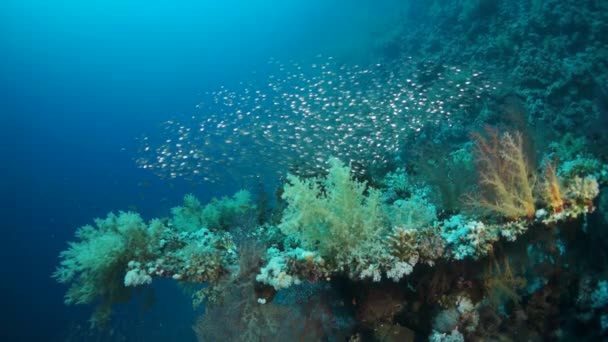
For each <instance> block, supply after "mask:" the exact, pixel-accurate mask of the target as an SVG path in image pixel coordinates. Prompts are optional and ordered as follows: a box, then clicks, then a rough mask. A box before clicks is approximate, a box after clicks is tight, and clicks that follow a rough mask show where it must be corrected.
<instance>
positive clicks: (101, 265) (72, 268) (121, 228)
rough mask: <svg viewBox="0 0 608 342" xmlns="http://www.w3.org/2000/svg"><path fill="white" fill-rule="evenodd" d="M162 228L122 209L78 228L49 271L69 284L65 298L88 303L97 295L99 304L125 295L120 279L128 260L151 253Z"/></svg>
mask: <svg viewBox="0 0 608 342" xmlns="http://www.w3.org/2000/svg"><path fill="white" fill-rule="evenodd" d="M164 228H165V227H164V225H163V224H162V223H161V222H160V221H157V220H154V221H152V222H151V223H150V224H149V225H148V224H146V223H145V222H144V221H143V219H142V218H141V217H140V216H139V214H137V213H133V212H122V211H121V212H119V213H118V215H115V214H113V213H109V214H108V216H107V217H106V218H105V219H96V220H95V226H91V225H86V226H83V227H81V228H79V229H78V230H77V232H76V237H77V238H78V239H79V241H77V242H71V243H70V247H69V248H68V249H67V250H65V251H63V252H61V254H60V258H61V263H60V266H59V267H58V268H57V270H56V271H55V273H53V277H54V278H55V279H57V281H58V282H60V283H69V284H70V288H69V289H68V291H67V293H66V295H65V302H66V303H67V304H89V303H92V302H93V301H95V300H96V299H98V298H101V299H102V307H103V306H107V305H111V304H112V303H114V302H117V301H119V300H122V299H124V298H128V297H129V296H130V291H129V289H127V288H126V287H125V286H124V284H123V279H124V272H125V271H126V270H127V266H128V263H129V261H131V260H134V259H146V258H149V257H151V256H152V255H154V253H155V252H156V246H158V244H159V241H160V240H159V239H160V234H161V233H162V230H164ZM100 308H101V307H100ZM104 316H107V315H104ZM99 323H103V322H99Z"/></svg>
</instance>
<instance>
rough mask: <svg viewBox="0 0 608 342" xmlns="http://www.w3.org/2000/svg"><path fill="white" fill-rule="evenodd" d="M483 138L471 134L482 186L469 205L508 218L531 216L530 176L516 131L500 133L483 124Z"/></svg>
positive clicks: (521, 140) (531, 180)
mask: <svg viewBox="0 0 608 342" xmlns="http://www.w3.org/2000/svg"><path fill="white" fill-rule="evenodd" d="M485 131H486V135H487V138H486V137H485V136H483V135H481V134H477V133H474V134H473V138H474V139H475V141H476V144H475V149H474V151H475V157H476V164H477V169H478V174H479V181H480V184H481V187H482V193H481V196H480V197H477V198H471V199H470V202H471V204H473V205H475V206H478V207H480V208H483V209H486V210H488V211H490V212H493V213H496V214H499V215H500V216H503V217H506V218H508V219H512V220H516V219H520V218H522V217H527V218H529V219H530V218H533V217H534V213H535V206H534V197H533V195H532V189H533V187H534V177H533V176H532V174H531V172H530V166H529V164H528V160H527V158H526V156H525V154H524V143H523V139H522V135H521V133H519V132H516V133H514V134H511V133H508V132H507V133H504V134H503V135H502V136H499V134H498V131H497V130H495V129H493V128H490V127H486V130H485Z"/></svg>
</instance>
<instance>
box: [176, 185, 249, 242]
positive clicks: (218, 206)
mask: <svg viewBox="0 0 608 342" xmlns="http://www.w3.org/2000/svg"><path fill="white" fill-rule="evenodd" d="M254 209H255V205H253V203H252V201H251V194H250V193H249V191H247V190H241V191H238V192H237V193H236V194H234V195H233V196H232V197H227V196H225V197H222V198H221V199H215V198H214V199H212V200H211V202H209V203H208V204H207V205H205V206H203V205H201V202H200V201H199V200H198V199H197V198H196V197H194V195H192V194H188V195H186V196H184V204H183V205H182V206H179V207H175V208H172V209H171V213H172V214H173V217H172V219H171V221H170V224H171V225H172V226H173V227H175V228H176V229H177V230H179V231H186V232H193V231H197V230H199V229H201V228H207V229H211V230H217V229H228V227H229V226H230V223H231V222H229V221H230V220H231V219H233V218H234V217H235V216H237V215H239V214H244V213H246V212H247V211H250V210H254Z"/></svg>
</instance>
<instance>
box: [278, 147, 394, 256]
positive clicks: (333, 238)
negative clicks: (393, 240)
mask: <svg viewBox="0 0 608 342" xmlns="http://www.w3.org/2000/svg"><path fill="white" fill-rule="evenodd" d="M329 163H330V168H329V173H328V175H327V177H326V178H311V179H301V178H298V177H296V176H293V175H289V176H288V182H289V183H288V184H286V185H285V187H284V192H283V196H282V197H283V199H284V200H285V201H287V204H288V206H287V208H286V209H285V211H284V213H283V218H282V220H281V223H280V224H279V228H280V229H281V231H282V232H283V233H284V234H285V235H288V236H291V237H294V238H295V239H297V240H298V241H299V243H301V245H302V247H304V248H305V249H308V250H312V251H317V252H318V253H319V255H320V256H321V257H323V258H327V259H329V260H337V259H346V258H347V257H348V256H349V255H350V254H351V253H353V251H354V250H356V249H357V248H360V247H361V246H362V245H364V244H365V243H366V242H373V241H376V240H378V239H379V238H380V237H381V236H382V235H383V234H384V229H385V217H384V214H383V212H382V208H381V203H380V192H379V191H378V190H376V189H373V188H369V187H367V185H366V183H364V182H358V181H357V180H355V179H354V178H353V177H352V175H351V170H350V168H349V167H348V166H345V165H344V164H342V162H340V161H339V160H338V159H330V161H329Z"/></svg>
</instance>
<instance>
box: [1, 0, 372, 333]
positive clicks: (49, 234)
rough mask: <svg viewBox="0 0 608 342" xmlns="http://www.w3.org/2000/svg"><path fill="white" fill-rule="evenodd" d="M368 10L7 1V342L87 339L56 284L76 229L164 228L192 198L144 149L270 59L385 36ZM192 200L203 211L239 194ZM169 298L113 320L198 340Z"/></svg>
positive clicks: (185, 307)
mask: <svg viewBox="0 0 608 342" xmlns="http://www.w3.org/2000/svg"><path fill="white" fill-rule="evenodd" d="M370 4H371V1H370V2H366V1H326V0H307V1H291V2H289V1H272V0H265V1H245V0H236V1H195V0H187V1H154V0H153V1H128V2H125V1H78V0H62V1H44V0H40V1H34V0H5V1H2V2H1V3H0V51H1V52H0V94H1V95H0V116H1V120H2V121H1V127H2V133H1V136H2V138H1V139H2V142H3V144H2V150H3V159H4V160H3V167H2V170H1V171H0V174H1V177H0V179H1V180H0V182H1V184H2V194H3V196H2V198H3V200H2V201H3V202H2V208H3V210H2V212H3V217H4V223H3V224H2V231H3V238H2V240H3V243H2V245H3V247H2V249H1V254H0V256H1V257H2V260H3V261H4V262H3V263H2V264H3V268H4V271H3V276H2V281H1V286H2V291H1V292H2V302H3V306H4V309H3V310H4V312H3V314H2V316H3V317H4V318H3V323H2V325H3V328H2V329H1V331H0V335H1V336H3V338H2V340H4V341H7V340H39V339H40V338H42V337H44V340H62V339H64V338H66V336H65V334H66V331H68V328H69V327H71V326H74V325H77V324H84V325H85V326H86V317H88V314H89V312H88V309H87V308H80V307H68V306H65V305H64V304H63V302H62V298H63V293H64V291H65V288H64V287H63V286H61V285H58V284H56V283H55V282H54V281H53V280H52V279H51V278H50V274H51V273H52V271H53V269H54V267H55V265H56V263H57V255H58V253H59V251H61V250H63V249H64V248H65V247H66V241H68V240H70V239H71V238H72V236H73V232H74V230H75V228H76V227H78V226H81V225H83V224H85V223H88V222H90V220H91V218H93V217H99V216H102V215H105V213H107V212H108V211H110V210H118V209H124V208H134V209H136V210H138V211H139V212H141V213H142V214H143V215H144V216H145V217H153V216H160V215H162V214H163V213H166V212H167V210H168V209H169V208H170V207H171V206H173V205H174V204H175V203H178V202H179V200H180V198H181V197H182V196H183V194H184V193H186V192H189V191H192V189H191V188H190V185H189V184H187V183H186V182H183V181H180V180H176V181H173V182H164V181H162V180H159V179H157V178H156V177H155V176H153V175H151V174H149V173H148V172H145V170H141V169H138V168H137V167H136V165H135V163H134V162H133V158H134V156H135V151H136V148H137V144H136V142H135V138H136V137H138V136H140V135H141V134H142V133H143V132H146V131H150V130H152V129H154V128H156V127H157V125H158V123H160V122H162V121H164V120H166V119H168V118H170V117H171V116H173V115H177V114H184V113H188V112H190V111H192V110H193V108H194V105H195V104H196V103H197V101H198V99H199V94H200V93H201V92H204V91H207V90H210V89H216V88H217V87H218V86H220V85H231V84H236V83H237V82H238V81H239V80H241V79H243V78H244V77H246V76H247V75H249V74H250V72H251V71H253V70H258V71H263V70H264V68H265V65H266V62H267V60H268V59H269V58H277V59H282V60H289V59H297V60H301V61H305V60H306V59H309V58H312V57H313V56H315V55H316V54H318V53H323V54H332V55H340V54H342V53H343V52H344V51H349V48H350V46H349V44H354V42H355V41H356V39H357V36H358V34H359V33H360V32H363V31H365V30H366V29H367V28H366V27H365V25H367V24H370V25H375V24H377V22H374V21H373V20H369V19H378V15H377V13H376V14H374V12H373V10H372V9H375V10H378V11H381V7H382V6H379V5H378V4H376V5H375V6H374V7H372V6H371V5H370ZM358 57H362V58H363V57H364V56H358ZM352 58H355V56H353V57H352ZM142 184H144V185H143V186H142ZM195 191H196V192H197V195H198V196H199V198H201V200H203V201H205V200H208V199H209V198H211V197H212V196H217V195H223V194H226V193H230V192H231V191H232V189H219V188H214V187H212V186H206V187H205V188H204V191H200V189H198V190H195ZM155 286H160V287H161V288H163V286H165V284H162V282H161V284H160V285H155ZM165 287H166V289H165V290H166V291H165V290H161V291H158V292H159V293H163V295H162V296H159V295H158V294H157V297H158V303H157V306H156V309H155V310H154V311H153V312H152V313H149V314H148V315H147V316H145V319H143V318H141V317H139V318H138V316H137V315H125V316H124V317H123V316H120V314H119V315H117V317H119V318H122V319H124V320H127V319H130V320H134V321H135V322H131V321H127V322H129V323H133V327H132V329H131V330H132V332H133V334H134V335H132V336H130V337H131V338H128V340H132V338H133V337H134V336H136V337H138V338H146V340H150V339H148V338H149V337H150V336H151V335H150V334H153V336H155V337H156V338H157V340H168V339H171V338H174V337H176V336H179V337H182V338H184V340H186V338H189V339H190V340H193V339H194V335H193V333H192V332H191V330H190V325H191V322H192V319H193V317H195V316H194V313H193V312H192V310H191V308H190V304H189V300H188V299H187V296H183V295H182V294H181V293H180V292H179V290H178V289H177V288H175V287H174V286H172V285H171V284H169V285H166V286H165ZM134 310H135V309H134ZM135 311H137V310H135ZM117 321H120V319H119V320H117ZM172 323H174V324H172ZM121 324H127V323H125V321H123V322H122V323H121ZM114 337H116V336H114Z"/></svg>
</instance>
